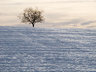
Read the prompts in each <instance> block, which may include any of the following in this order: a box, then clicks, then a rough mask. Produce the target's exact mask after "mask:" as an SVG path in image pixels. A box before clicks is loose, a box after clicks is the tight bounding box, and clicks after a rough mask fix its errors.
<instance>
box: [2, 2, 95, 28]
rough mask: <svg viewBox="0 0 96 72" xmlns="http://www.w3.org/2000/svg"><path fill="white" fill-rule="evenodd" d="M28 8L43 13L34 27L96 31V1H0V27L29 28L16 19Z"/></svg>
mask: <svg viewBox="0 0 96 72" xmlns="http://www.w3.org/2000/svg"><path fill="white" fill-rule="evenodd" d="M28 7H32V8H35V7H38V8H39V9H40V10H43V11H44V12H43V15H44V17H45V21H44V22H43V23H38V24H36V25H35V26H36V27H44V28H46V27H48V28H92V29H93V28H95V29H96V0H0V26H30V25H29V24H23V23H21V21H20V20H19V18H18V15H19V14H20V13H22V12H23V10H24V9H25V8H28Z"/></svg>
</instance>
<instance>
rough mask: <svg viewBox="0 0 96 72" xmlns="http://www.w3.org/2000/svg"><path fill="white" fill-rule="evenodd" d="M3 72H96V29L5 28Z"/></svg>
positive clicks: (0, 36) (0, 32)
mask: <svg viewBox="0 0 96 72" xmlns="http://www.w3.org/2000/svg"><path fill="white" fill-rule="evenodd" d="M0 72H96V30H88V29H43V28H31V27H7V26H5V27H2V26H1V27H0Z"/></svg>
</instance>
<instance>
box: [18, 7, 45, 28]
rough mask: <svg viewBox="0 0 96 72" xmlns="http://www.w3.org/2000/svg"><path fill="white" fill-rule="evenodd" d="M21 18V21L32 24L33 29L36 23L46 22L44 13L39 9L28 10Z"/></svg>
mask: <svg viewBox="0 0 96 72" xmlns="http://www.w3.org/2000/svg"><path fill="white" fill-rule="evenodd" d="M19 18H20V19H21V22H23V23H29V24H32V26H33V27H34V25H35V23H38V22H42V21H44V18H43V15H42V11H41V10H38V8H36V9H33V8H26V9H25V10H24V11H23V13H22V14H21V15H20V16H19Z"/></svg>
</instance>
